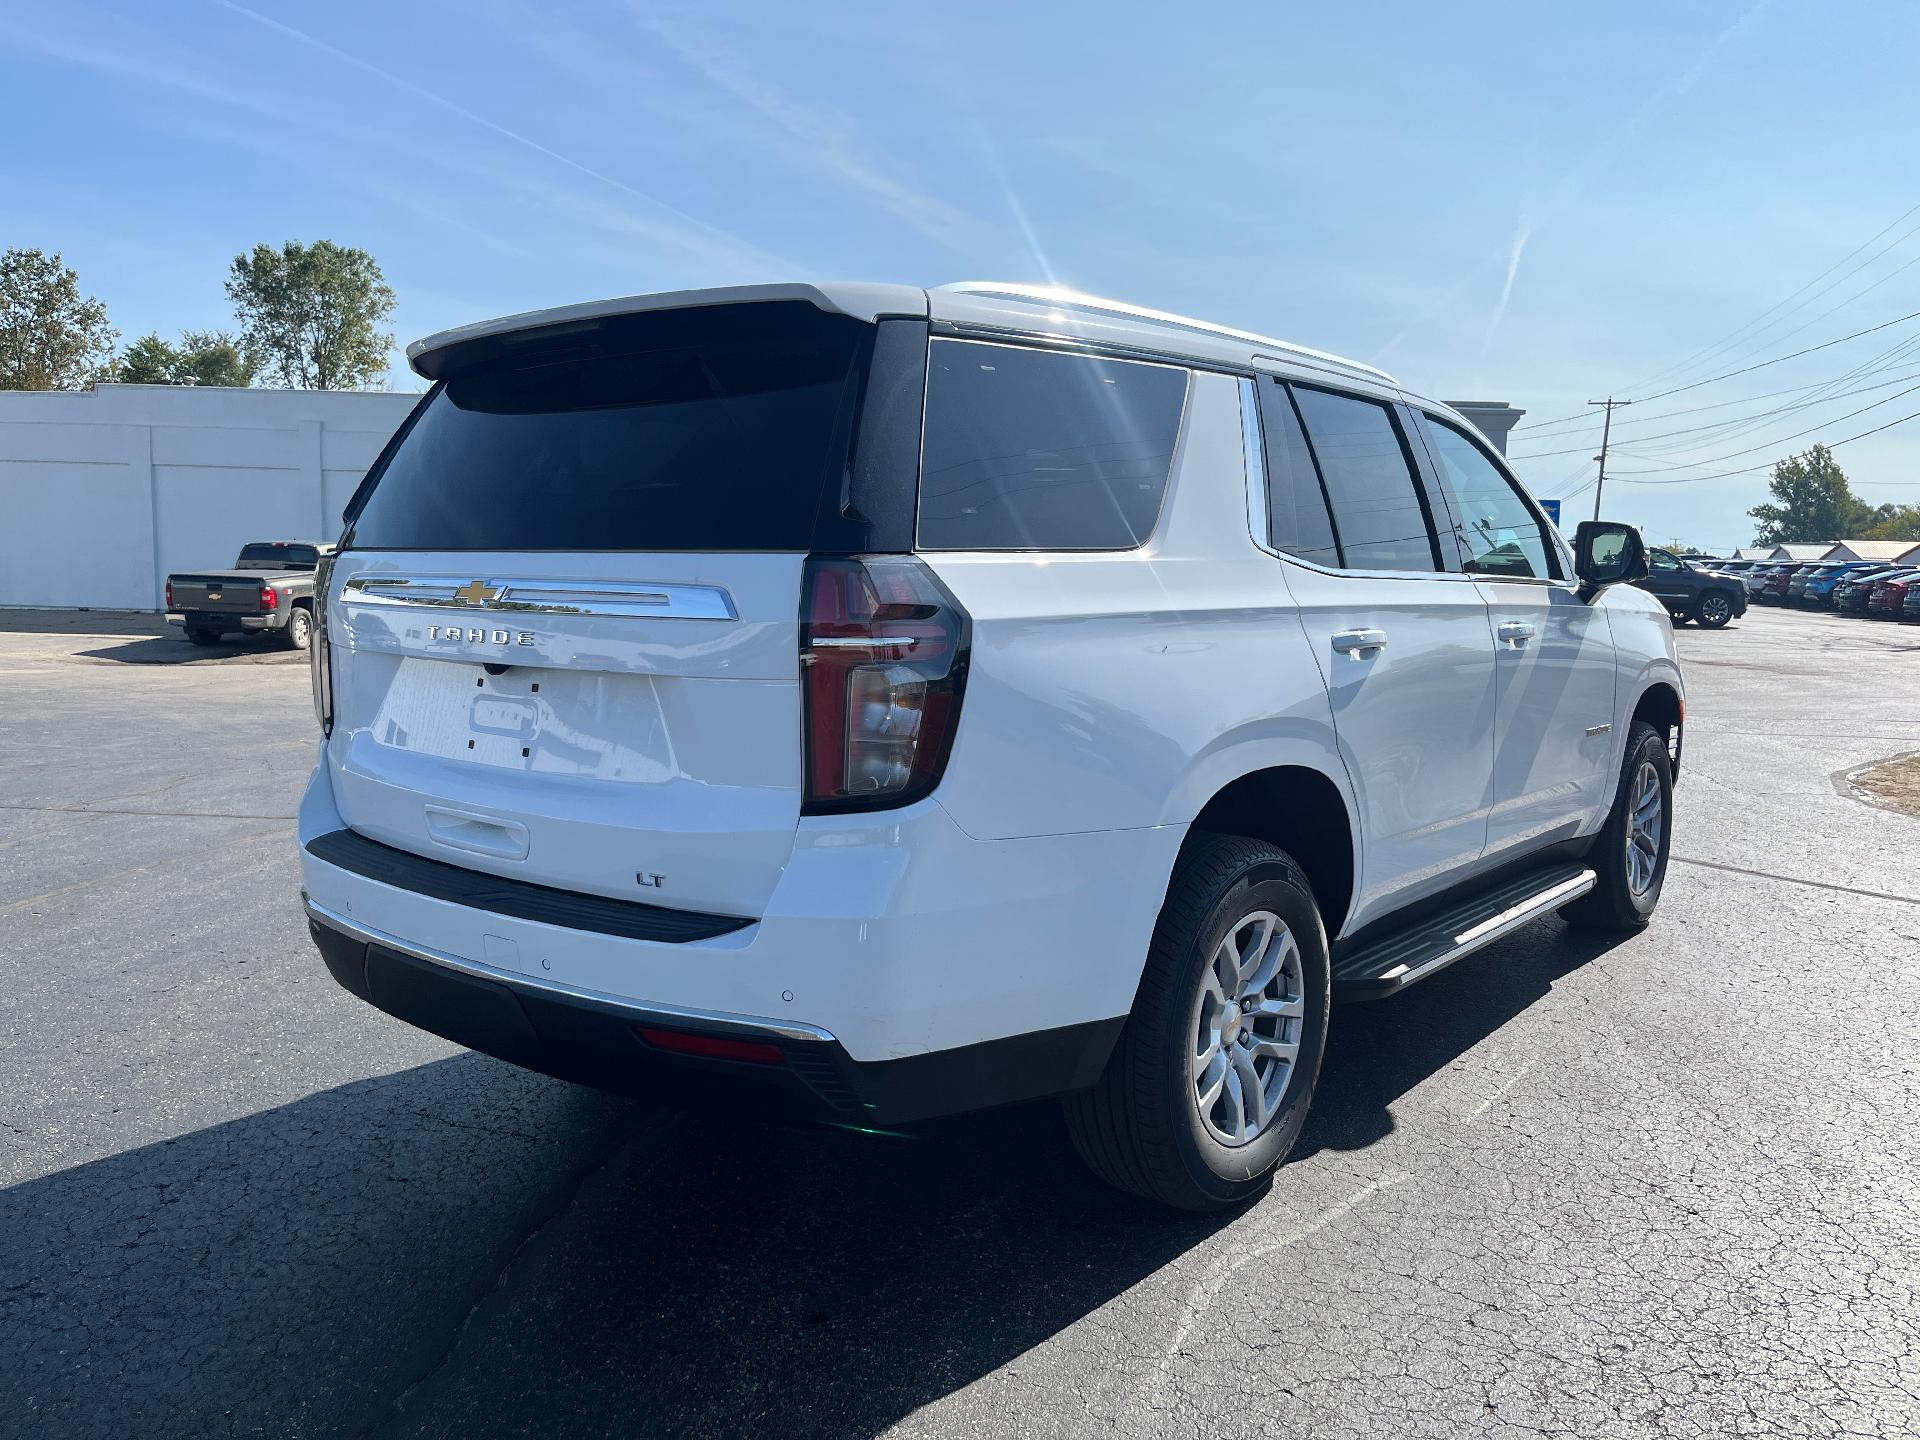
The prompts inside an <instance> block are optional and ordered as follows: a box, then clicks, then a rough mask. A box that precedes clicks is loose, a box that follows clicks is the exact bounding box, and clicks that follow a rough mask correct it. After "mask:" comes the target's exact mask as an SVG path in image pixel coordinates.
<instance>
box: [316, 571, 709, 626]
mask: <svg viewBox="0 0 1920 1440" xmlns="http://www.w3.org/2000/svg"><path fill="white" fill-rule="evenodd" d="M475 583H478V584H479V585H480V586H481V587H482V588H483V589H487V590H491V591H492V592H493V594H492V595H491V596H490V597H488V598H485V599H468V598H463V597H462V596H461V595H460V593H459V592H460V591H462V590H464V589H466V588H467V587H468V586H469V585H472V584H475ZM340 603H341V604H342V605H345V606H353V605H379V606H388V605H392V606H401V607H406V608H413V607H426V608H433V609H444V610H458V611H464V612H467V613H479V614H507V615H590V616H607V617H613V618H618V619H671V620H737V619H739V618H740V617H739V613H738V612H737V611H736V610H735V609H734V608H733V598H732V597H731V596H730V595H728V594H727V592H726V591H725V590H722V589H721V588H720V587H719V586H717V585H684V584H677V583H652V582H647V581H624V580H525V579H511V580H493V579H490V578H487V577H484V576H481V577H475V576H471V575H469V576H459V575H388V574H383V573H378V572H371V573H369V572H363V573H361V574H358V575H352V576H349V577H348V578H347V581H346V583H345V584H344V585H342V586H341V588H340Z"/></svg>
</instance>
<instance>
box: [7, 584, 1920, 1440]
mask: <svg viewBox="0 0 1920 1440" xmlns="http://www.w3.org/2000/svg"><path fill="white" fill-rule="evenodd" d="M93 630H97V631H99V632H101V633H88V632H89V631H93ZM1680 644H1681V649H1682V652H1683V658H1684V660H1685V662H1686V666H1687V678H1688V685H1689V697H1688V712H1689V720H1690V725H1689V734H1688V742H1687V752H1686V756H1685V764H1684V767H1683V770H1682V775H1681V782H1680V787H1679V790H1678V793H1677V810H1678V813H1677V817H1676V827H1675V855H1676V859H1678V860H1679V861H1681V862H1682V863H1678V864H1675V865H1674V867H1673V869H1672V871H1671V872H1670V874H1669V877H1668V882H1667V890H1666V894H1665V897H1664V900H1663V904H1662V907H1661V910H1660V913H1659V915H1658V916H1657V917H1656V919H1655V923H1654V925H1653V927H1652V928H1651V929H1650V930H1649V931H1648V932H1646V933H1645V934H1644V935H1641V936H1637V937H1634V938H1633V939H1631V940H1628V941H1626V942H1624V943H1619V944H1614V945H1610V946H1609V945H1605V944H1600V943H1596V942H1593V941H1590V940H1587V939H1583V938H1581V937H1578V936H1575V935H1574V934H1573V933H1572V932H1570V931H1568V930H1566V929H1565V928H1564V927H1562V926H1561V925H1560V923H1559V922H1558V921H1557V920H1548V921H1544V922H1541V923H1539V924H1536V925H1534V926H1532V927H1530V928H1529V929H1527V930H1525V931H1522V932H1520V933H1519V934H1517V935H1515V936H1513V937H1511V938H1509V939H1508V940H1506V941H1503V942H1501V943H1500V944H1498V945H1496V946H1493V947H1491V948H1489V949H1488V950H1486V951H1484V952H1482V953H1481V954H1480V955H1478V956H1476V957H1474V958H1472V959H1469V960H1466V961H1464V962H1462V963H1461V964H1459V965H1457V966H1455V967H1453V968H1452V969H1450V970H1448V971H1446V972H1444V973H1442V974H1441V975H1439V976H1437V977H1435V978H1434V979H1433V980H1430V981H1428V982H1426V983H1425V984H1422V985H1420V986H1417V987H1415V988H1414V989H1413V990H1412V991H1410V992H1408V993H1407V994H1406V995H1404V996H1402V997H1400V998H1399V999H1397V1000H1393V1001H1388V1002H1384V1003H1382V1004H1378V1005H1374V1006H1368V1007H1361V1006H1354V1007H1348V1008H1345V1009H1343V1010H1340V1011H1338V1012H1336V1014H1335V1017H1334V1022H1333V1032H1332V1037H1331V1041H1330V1046H1329V1060H1328V1065H1327V1069H1326V1071H1325V1073H1324V1074H1323V1076H1322V1078H1321V1082H1320V1090H1319V1094H1318V1097H1317V1099H1316V1102H1315V1109H1314V1114H1313V1117H1312V1119H1311V1120H1310V1122H1309V1125H1308V1128H1307V1132H1306V1135H1305V1137H1304V1139H1303V1141H1302V1144H1301V1146H1300V1149H1299V1152H1298V1153H1297V1154H1296V1156H1295V1157H1294V1159H1293V1160H1292V1161H1291V1163H1289V1165H1288V1166H1287V1167H1286V1168H1285V1169H1284V1170H1283V1171H1282V1172H1281V1173H1280V1176H1279V1178H1278V1180H1277V1182H1276V1184H1275V1185H1274V1187H1273V1189H1272V1191H1271V1192H1270V1193H1269V1194H1268V1195H1267V1196H1266V1197H1264V1198H1263V1199H1262V1200H1260V1201H1259V1202H1257V1203H1256V1204H1254V1205H1252V1206H1251V1207H1250V1208H1248V1209H1246V1210H1245V1211H1242V1212H1240V1213H1238V1214H1235V1215H1230V1216H1224V1217H1220V1216H1216V1217H1204V1218H1197V1217H1192V1216H1179V1215H1170V1214H1165V1213H1161V1212H1158V1211H1155V1210H1153V1209H1151V1208H1150V1207H1147V1206H1144V1205H1141V1204H1137V1203H1135V1202H1133V1201H1131V1200H1128V1199H1126V1198H1124V1197H1121V1196H1118V1195H1112V1194H1109V1193H1107V1192H1105V1191H1103V1190H1101V1189H1100V1188H1099V1187H1098V1186H1096V1185H1095V1184H1094V1183H1093V1182H1091V1181H1090V1180H1089V1179H1087V1178H1086V1177H1085V1176H1084V1175H1083V1173H1082V1172H1081V1171H1080V1169H1079V1167H1078V1165H1077V1163H1076V1161H1075V1160H1074V1158H1073V1156H1072V1154H1071V1152H1070V1150H1069V1149H1068V1148H1067V1146H1066V1143H1065V1138H1064V1135H1063V1134H1062V1133H1061V1130H1060V1127H1059V1124H1058V1122H1057V1120H1056V1118H1055V1117H1054V1115H1053V1112H1052V1111H1051V1109H1050V1108H1049V1107H1046V1106H1031V1107H1024V1108H1022V1109H1019V1110H1015V1111H1010V1112H1004V1113H1000V1114H995V1115H987V1116H977V1117H970V1118H967V1119H964V1120H959V1121H953V1122H949V1123H947V1124H944V1125H941V1126H937V1127H932V1128H931V1129H930V1130H929V1131H928V1132H927V1133H926V1134H924V1135H921V1136H918V1137H916V1138H911V1139H899V1138H884V1137H869V1136H858V1135H852V1134H842V1133H835V1132H824V1131H811V1130H804V1129H790V1128H769V1127H763V1126H759V1125H756V1124H755V1123H754V1122H753V1121H751V1120H750V1119H747V1118H744V1117H743V1118H742V1119H741V1121H740V1122H739V1123H738V1124H737V1125H734V1126H730V1127H728V1126H717V1125H714V1124H711V1123H696V1122H694V1121H691V1120H688V1119H685V1118H683V1117H681V1116H679V1115H677V1114H676V1113H674V1112H672V1111H668V1110H664V1109H661V1108H658V1107H654V1106H650V1105H647V1104H644V1103H639V1102H634V1101H630V1100H623V1099H618V1098H614V1097H610V1096H604V1095H600V1094H596V1093H593V1092H590V1091H585V1090H579V1089H575V1088H571V1087H569V1086H566V1085H563V1084H560V1083H558V1082H555V1081H550V1080H547V1079H544V1078H543V1077H539V1076H534V1075H528V1074H523V1073H521V1072H518V1071H515V1070H514V1069H512V1068H511V1067H509V1066H506V1065H503V1064H500V1063H498V1062H495V1061H492V1060H489V1059H486V1058H484V1057H480V1056H475V1055H471V1054H467V1053H465V1052H461V1051H459V1050H457V1049H455V1048H454V1047H452V1046H449V1045H447V1044H445V1043H444V1042H441V1041H439V1040H437V1039H434V1038H433V1037H431V1036H427V1035H423V1034H420V1033H418V1032H415V1031H412V1030H409V1029H407V1028H406V1027H405V1026H403V1025H401V1024H399V1023H398V1022H396V1021H393V1020H391V1019H389V1018H387V1017H386V1016H384V1015H381V1014H380V1013H378V1012H377V1011H374V1010H372V1009H370V1008H368V1007H366V1006H364V1005H361V1004H360V1003H359V1002H357V1001H355V1000H353V999H352V998H351V997H350V996H348V995H346V994H344V993H343V992H341V991H339V990H338V989H337V988H335V987H334V986H333V984H332V982H331V981H330V980H329V979H328V978H327V977H326V974H325V971H324V970H323V969H322V968H321V966H320V965H319V962H318V960H317V958H316V957H315V956H314V955H313V953H312V951H311V947H310V945H309V942H308V941H307V938H306V934H305V928H304V925H303V924H302V922H301V919H300V916H299V913H298V909H297V904H296V896H297V891H298V879H297V867H296V865H295V861H294V854H293V846H292V836H291V829H292V826H291V821H290V819H289V818H288V817H290V816H291V815H292V813H293V806H294V803H295V800H296V798H297V796H298V793H299V790H300V788H301V786H302V784H303V783H304V780H305V775H306V771H307V767H308V765H309V763H310V759H311V754H312V749H313V729H312V720H311V710H310V701H309V696H308V690H307V683H306V674H305V669H304V664H303V663H302V662H301V661H300V660H299V659H298V657H294V656H279V655H274V654H273V653H271V652H266V651H260V650H255V649H253V648H241V647H234V648H232V649H231V650H226V651H221V652H214V653H213V654H211V655H209V654H207V653H206V652H194V651H190V650H189V649H188V647H187V646H185V645H184V643H182V642H178V641H173V640H168V639H164V638H157V637H156V635H155V634H154V632H153V629H152V627H151V626H144V627H143V622H137V621H130V622H115V621H104V622H103V621H102V619H101V617H81V618H79V619H78V620H76V619H74V618H73V617H68V618H67V619H65V620H63V621H59V622H57V623H56V622H55V621H54V620H52V619H50V618H49V619H42V620H38V621H36V620H35V619H34V618H33V617H31V616H24V617H23V616H18V615H15V616H12V617H9V616H8V615H7V614H5V613H4V612H0V961H3V962H4V973H5V975H6V977H7V982H6V985H5V987H4V989H3V990H0V1187H4V1188H0V1435H5V1436H11V1435H21V1436H27V1435H35V1436H38V1435H61V1436H94V1435H98V1436H121V1435H129V1434H138V1435H142V1436H170V1435H183V1436H184V1435H195V1436H198V1435H207V1434H219V1435H239V1436H244V1435H267V1436H337V1435H380V1436H395V1437H398V1436H456V1435H457V1436H467V1435H473V1434H500V1435H548V1434H570V1435H571V1434H580V1435H585V1434H603V1433H616V1432H617V1433H623V1434H641V1435H655V1434H659V1435H667V1434H672V1435H681V1434H714V1435H743V1434H779V1435H872V1434H880V1433H888V1434H896V1435H902V1436H962V1435H979V1436H996V1437H997V1436H1009V1435H1035V1436H1044V1435H1083V1434H1109V1433H1117V1434H1125V1435H1152V1436H1159V1435H1166V1436H1195V1437H1226V1436H1242V1435H1247V1436H1252V1435H1297V1434H1311V1435H1314V1436H1316V1437H1348V1436H1352V1437H1362V1436H1366V1437H1408V1436H1457V1435H1473V1436H1488V1437H1509V1436H1512V1437H1519V1436H1539V1435H1568V1436H1581V1437H1606V1440H1611V1437H1620V1440H1629V1437H1653V1436H1663V1437H1664V1436H1685V1437H1692V1436H1701V1437H1706V1436H1714V1437H1718V1436H1782V1437H1827V1436H1896V1435H1897V1436H1909V1435H1912V1434H1914V1433H1915V1432H1916V1431H1920V1346H1917V1344H1916V1342H1917V1341H1920V1125H1916V1124H1915V1121H1914V1114H1915V1108H1916V1102H1920V963H1916V962H1920V869H1917V868H1916V865H1915V859H1916V856H1920V820H1915V819H1912V818H1909V817H1907V816H1903V815H1899V814H1896V813H1893V812H1890V811H1887V810H1883V809H1878V808H1874V807H1871V806H1868V805H1865V804H1863V803H1861V802H1860V801H1859V800H1857V799H1855V798H1853V797H1851V796H1850V795H1849V794H1848V793H1847V792H1846V788H1845V785H1844V782H1843V781H1836V780H1835V778H1834V777H1836V776H1844V775H1845V774H1847V773H1848V772H1850V771H1852V770H1854V769H1857V768H1858V767H1859V766H1862V765H1865V764H1868V763H1870V762H1872V761H1874V760H1877V759H1881V758H1884V757H1886V756H1889V755H1894V754H1899V753H1903V752H1907V751H1912V750H1914V749H1916V748H1920V628H1915V627H1901V626H1897V625H1890V624H1884V623H1874V622H1867V621H1850V620H1839V619H1830V618H1822V617H1817V616H1803V615H1798V614H1784V615H1783V614H1780V613H1777V612H1774V611H1771V610H1765V609H1762V610H1757V611H1756V612H1754V613H1752V614H1750V615H1749V616H1747V617H1746V619H1745V620H1743V621H1740V622H1736V624H1735V625H1734V626H1733V627H1731V628H1729V629H1727V630H1725V631H1721V632H1715V633H1703V632H1699V631H1695V630H1692V629H1685V630H1682V631H1681V632H1680ZM170 647H171V648H170ZM176 651H177V652H179V653H178V654H176V653H175V652H176ZM176 662H178V663H176Z"/></svg>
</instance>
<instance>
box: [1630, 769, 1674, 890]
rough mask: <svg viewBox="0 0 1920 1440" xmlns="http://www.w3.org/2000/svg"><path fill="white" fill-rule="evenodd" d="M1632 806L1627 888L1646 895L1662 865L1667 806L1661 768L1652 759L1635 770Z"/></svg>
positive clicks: (1631, 791)
mask: <svg viewBox="0 0 1920 1440" xmlns="http://www.w3.org/2000/svg"><path fill="white" fill-rule="evenodd" d="M1628 793H1629V794H1630V795H1631V796H1632V800H1631V802H1630V803H1631V804H1632V806H1633V809H1632V810H1631V811H1630V812H1629V814H1628V816H1627V888H1628V889H1629V890H1631V891H1633V893H1634V894H1635V895H1644V894H1646V893H1647V891H1648V890H1650V889H1652V888H1653V877H1654V874H1655V872H1656V871H1657V870H1658V869H1659V866H1660V837H1661V833H1662V832H1663V830H1664V829H1665V827H1666V806H1665V804H1664V802H1663V799H1662V796H1661V794H1660V772H1659V771H1657V770H1655V769H1654V768H1653V762H1652V761H1651V760H1643V761H1641V762H1640V768H1639V769H1638V770H1636V771H1634V773H1633V786H1632V789H1631V790H1630V791H1629V792H1628Z"/></svg>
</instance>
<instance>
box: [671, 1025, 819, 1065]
mask: <svg viewBox="0 0 1920 1440" xmlns="http://www.w3.org/2000/svg"><path fill="white" fill-rule="evenodd" d="M639 1029H640V1038H641V1039H642V1040H644V1041H646V1042H647V1044H649V1045H651V1046H653V1047H654V1048H655V1049H656V1050H671V1051H673V1052H674V1053H675V1054H676V1055H701V1056H705V1057H706V1058H707V1059H709V1060H745V1061H747V1062H748V1063H749V1064H753V1065H779V1064H782V1063H784V1062H785V1060H786V1058H787V1057H786V1056H785V1055H783V1054H782V1053H781V1051H780V1047H779V1046H778V1045H775V1044H773V1043H772V1042H771V1041H768V1040H736V1039H734V1038H733V1037H731V1036H728V1035H699V1034H695V1033H693V1032H691V1031H686V1030H653V1029H650V1028H648V1027H646V1026H644V1025H643V1026H641V1027H639Z"/></svg>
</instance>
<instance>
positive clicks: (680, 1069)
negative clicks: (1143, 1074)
mask: <svg viewBox="0 0 1920 1440" xmlns="http://www.w3.org/2000/svg"><path fill="white" fill-rule="evenodd" d="M307 927H308V929H309V930H310V931H311V933H312V935H313V941H314V944H315V945H316V946H318V947H319V950H320V955H321V958H322V959H323V960H324V961H325V962H326V966H327V969H328V971H329V972H330V973H331V974H332V976H333V978H334V979H335V980H336V981H337V982H339V984H340V986H341V987H342V988H343V989H345V990H347V991H349V992H351V993H352V994H354V995H356V996H358V997H359V998H360V999H362V1000H364V1001H366V1002H367V1003H368V1004H369V1005H373V1006H376V1007H377V1008H379V1009H381V1010H384V1011H385V1012H386V1013H387V1014H389V1015H392V1016H393V1017H395V1018H396V1019H399V1020H404V1021H406V1022H407V1023H408V1024H410V1025H414V1026H417V1027H418V1028H420V1029H422V1030H428V1031H431V1032H432V1033H433V1034H436V1035H440V1036H442V1037H444V1038H446V1039H448V1040H451V1041H453V1042H454V1043H455V1044H459V1045H465V1046H466V1047H468V1048H469V1049H472V1050H478V1051H481V1052H483V1053H485V1054H488V1055H492V1056H495V1057H496V1058H498V1059H501V1060H506V1061H509V1062H511V1063H513V1064H515V1065H520V1066H524V1067H525V1068H527V1069H529V1070H538V1071H541V1072H542V1073H544V1074H548V1075H553V1076H556V1077H558V1078H560V1079H562V1080H571V1081H575V1082H577V1083H580V1084H585V1085H594V1086H598V1087H599V1088H601V1089H606V1090H615V1091H619V1092H622V1093H625V1094H633V1095H644V1096H648V1097H657V1098H661V1099H666V1100H671V1101H673V1102H675V1103H678V1104H685V1105H693V1106H699V1107H717V1108H728V1107H731V1106H737V1105H739V1104H742V1103H744V1104H747V1105H750V1106H751V1107H752V1111H753V1113H755V1114H773V1115H783V1116H789V1117H792V1118H796V1119H808V1120H819V1121H825V1122H829V1123H837V1124H851V1125H900V1124H907V1123H910V1122H912V1121H916V1120H927V1119H932V1118H935V1117H937V1116H941V1115H952V1114H957V1113H960V1112H962V1111H967V1110H980V1109H986V1108H988V1107H990V1106H994V1105H1004V1104H1009V1103H1012V1102H1014V1101H1019V1100H1027V1099H1032V1098H1035V1097H1038V1096H1042V1095H1053V1094H1062V1093H1065V1092H1067V1091H1070V1090H1077V1089H1082V1088H1084V1087H1086V1086H1088V1085H1091V1084H1093V1082H1094V1081H1095V1080H1097V1079H1099V1077H1100V1071H1101V1069H1102V1067H1103V1066H1105V1064H1106V1061H1107V1055H1108V1053H1109V1052H1110V1051H1111V1050H1112V1048H1113V1042H1114V1040H1115V1038H1116V1037H1117V1036H1118V1034H1119V1031H1120V1026H1121V1024H1122V1021H1121V1020H1119V1019H1117V1018H1116V1019H1112V1020H1106V1021H1096V1022H1091V1023H1087V1024H1082V1025H1075V1026H1070V1027H1066V1028H1064V1029H1060V1030H1053V1031H1046V1032H1039V1033H1032V1034H1026V1035H1017V1036H1012V1037H1009V1038H1006V1039H1002V1040H992V1041H986V1042H984V1043H981V1044H978V1045H970V1046H964V1047H961V1048H958V1049H953V1050H942V1051H936V1052H933V1053H930V1054H926V1055H917V1056H908V1057H903V1058H901V1059H897V1060H883V1061H872V1062H868V1063H865V1064H862V1063H860V1062H858V1061H855V1060H854V1059H853V1058H852V1057H851V1056H849V1055H848V1054H847V1052H846V1050H845V1048H844V1047H843V1046H842V1045H841V1044H840V1042H839V1041H838V1040H836V1039H835V1038H834V1037H833V1036H832V1035H831V1034H829V1033H828V1032H827V1031H825V1030H822V1029H819V1028H818V1027H816V1026H811V1025H803V1024H794V1023H788V1022H782V1021H775V1020H766V1019H760V1018H757V1017H752V1016H742V1015H728V1014H720V1013H712V1012H701V1011H687V1010H677V1009H669V1008H665V1007H659V1006H647V1005H642V1004H639V1003H636V1002H633V1001H628V1000H622V999H617V998H615V997H612V996H606V995H595V994H591V993H587V992H580V991H574V990H569V989H566V988H564V987H558V986H552V985H543V984H539V983H537V982H534V981H531V980H528V979H526V978H525V977H523V976H517V975H512V974H509V973H507V972H505V971H501V970H497V969H494V968H493V967H491V966H487V965H484V964H476V963H474V962H472V961H468V960H464V959H461V958H460V957H458V956H452V955H447V954H443V953H438V952H435V951H431V950H426V949H424V948H422V947H419V946H414V945H406V944H403V943H402V942H400V941H398V940H397V939H395V937H393V936H390V935H383V934H381V933H379V932H377V931H369V930H367V929H365V928H363V927H361V926H359V925H356V924H354V923H353V922H352V921H350V920H348V919H347V918H346V917H345V916H342V915H337V914H334V913H332V912H331V911H329V910H327V909H326V908H325V907H324V906H320V905H315V904H314V903H313V902H312V901H308V902H307ZM650 1035H651V1036H652V1037H654V1038H652V1039H649V1036H650ZM676 1038H677V1039H678V1040H679V1041H680V1042H681V1043H687V1042H694V1043H697V1042H698V1041H700V1040H703V1039H719V1040H724V1041H733V1042H745V1044H744V1045H743V1046H741V1047H740V1048H741V1050H742V1052H743V1053H751V1055H752V1057H753V1058H733V1057H730V1056H726V1057H716V1056H711V1055H696V1054H687V1053H683V1052H682V1051H680V1050H676V1049H672V1048H668V1046H670V1045H672V1044H673V1043H675V1039H676ZM736 1113H737V1111H736Z"/></svg>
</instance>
